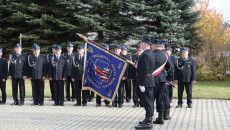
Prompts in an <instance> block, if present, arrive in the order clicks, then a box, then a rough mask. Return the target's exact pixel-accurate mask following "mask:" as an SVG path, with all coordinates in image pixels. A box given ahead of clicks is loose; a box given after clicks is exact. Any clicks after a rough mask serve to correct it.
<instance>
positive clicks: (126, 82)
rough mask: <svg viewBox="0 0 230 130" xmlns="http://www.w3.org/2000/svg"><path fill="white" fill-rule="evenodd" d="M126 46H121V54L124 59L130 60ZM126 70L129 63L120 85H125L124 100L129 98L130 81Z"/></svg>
mask: <svg viewBox="0 0 230 130" xmlns="http://www.w3.org/2000/svg"><path fill="white" fill-rule="evenodd" d="M127 50H128V49H127V48H126V47H125V46H122V47H121V56H122V57H124V58H125V59H128V60H130V56H129V55H127ZM128 70H129V65H128V66H127V68H126V72H125V74H126V79H125V80H123V81H122V85H123V86H125V92H126V94H125V95H126V96H125V97H126V102H130V100H131V82H130V80H129V79H128Z"/></svg>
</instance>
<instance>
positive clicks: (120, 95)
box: [112, 45, 126, 108]
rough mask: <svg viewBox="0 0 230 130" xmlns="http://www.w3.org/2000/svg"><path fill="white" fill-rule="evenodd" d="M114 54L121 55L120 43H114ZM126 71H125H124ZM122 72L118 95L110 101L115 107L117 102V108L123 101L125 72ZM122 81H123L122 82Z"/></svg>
mask: <svg viewBox="0 0 230 130" xmlns="http://www.w3.org/2000/svg"><path fill="white" fill-rule="evenodd" d="M114 52H115V54H117V55H121V54H120V53H121V46H120V45H116V46H115V49H114ZM125 73H126V72H125ZM125 73H124V75H123V77H122V79H121V82H120V86H119V89H118V97H117V95H116V97H115V99H114V101H113V103H112V107H117V104H119V108H121V107H122V106H123V103H124V80H125V79H126V74H125ZM122 82H123V83H122Z"/></svg>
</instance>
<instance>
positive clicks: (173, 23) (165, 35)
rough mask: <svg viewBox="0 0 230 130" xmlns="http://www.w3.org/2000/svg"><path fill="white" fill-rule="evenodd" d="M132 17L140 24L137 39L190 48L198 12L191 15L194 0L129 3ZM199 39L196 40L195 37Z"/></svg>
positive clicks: (128, 1)
mask: <svg viewBox="0 0 230 130" xmlns="http://www.w3.org/2000/svg"><path fill="white" fill-rule="evenodd" d="M126 2H127V7H128V9H127V11H126V12H130V15H129V17H131V18H133V19H136V20H137V23H136V24H137V27H136V29H135V31H134V32H135V33H134V34H133V37H134V38H138V39H140V38H141V37H143V36H146V37H149V38H151V39H164V40H166V42H167V43H168V45H169V46H172V47H174V48H176V47H181V46H191V45H193V43H194V42H191V41H192V40H194V39H195V38H194V37H196V34H195V33H194V32H195V29H196V28H194V27H193V26H194V24H195V23H196V21H197V20H198V19H197V17H198V14H199V12H192V11H191V9H190V8H191V7H193V5H194V1H193V0H186V1H182V0H154V1H150V0H141V1H140V0H126ZM196 38H197V37H196Z"/></svg>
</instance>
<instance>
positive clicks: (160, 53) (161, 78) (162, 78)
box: [153, 50, 171, 82]
mask: <svg viewBox="0 0 230 130" xmlns="http://www.w3.org/2000/svg"><path fill="white" fill-rule="evenodd" d="M153 54H154V55H155V68H154V70H156V69H158V68H159V67H161V66H162V65H163V64H164V63H165V62H166V60H167V57H166V55H168V54H167V53H166V52H165V51H164V50H155V51H153ZM168 57H169V56H168ZM170 69H171V63H170V62H169V60H168V61H167V63H166V65H165V68H164V69H163V70H162V71H161V72H160V73H159V74H158V75H156V76H155V81H156V82H166V76H168V73H170V72H169V71H170ZM166 70H167V71H168V72H167V71H166Z"/></svg>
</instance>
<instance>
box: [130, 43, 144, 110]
mask: <svg viewBox="0 0 230 130" xmlns="http://www.w3.org/2000/svg"><path fill="white" fill-rule="evenodd" d="M141 54H142V49H141V46H140V45H138V46H137V47H136V54H134V55H131V57H130V60H131V61H132V62H133V63H135V66H132V65H130V66H129V70H128V78H129V79H130V81H131V82H132V83H133V103H134V105H133V107H134V108H136V107H138V106H139V105H141V106H143V103H141V101H140V100H138V98H139V99H140V91H139V90H140V89H139V86H138V84H137V76H136V73H137V63H138V61H139V57H140V55H141Z"/></svg>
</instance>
